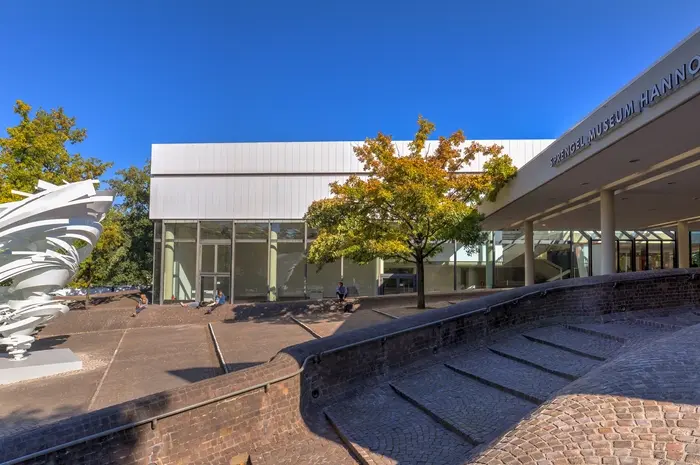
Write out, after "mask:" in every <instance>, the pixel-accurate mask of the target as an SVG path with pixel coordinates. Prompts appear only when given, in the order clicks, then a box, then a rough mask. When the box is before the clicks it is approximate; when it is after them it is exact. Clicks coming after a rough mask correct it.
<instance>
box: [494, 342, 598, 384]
mask: <svg viewBox="0 0 700 465" xmlns="http://www.w3.org/2000/svg"><path fill="white" fill-rule="evenodd" d="M489 350H490V351H492V352H494V353H496V354H498V355H500V356H502V357H506V358H509V359H511V360H515V361H516V362H520V363H524V364H526V365H530V366H532V367H534V368H537V369H538V370H542V371H545V372H547V373H551V374H553V375H556V376H561V377H562V378H566V379H568V380H570V381H574V380H576V379H578V378H580V377H581V376H582V375H584V374H586V373H588V372H589V371H591V370H592V369H593V368H595V367H596V366H598V365H599V364H600V361H599V360H593V359H591V358H589V357H583V356H581V355H576V354H572V353H571V352H567V351H565V350H561V349H557V348H556V347H551V346H548V345H544V344H537V343H536V342H533V341H530V340H528V339H527V338H525V337H514V338H512V339H509V340H507V341H505V342H502V343H499V344H495V345H493V346H490V347H489Z"/></svg>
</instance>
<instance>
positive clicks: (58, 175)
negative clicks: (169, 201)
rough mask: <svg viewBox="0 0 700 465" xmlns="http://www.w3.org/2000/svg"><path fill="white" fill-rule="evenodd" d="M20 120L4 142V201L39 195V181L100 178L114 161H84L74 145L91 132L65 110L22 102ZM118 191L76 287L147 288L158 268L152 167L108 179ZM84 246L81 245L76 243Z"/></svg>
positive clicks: (0, 187)
mask: <svg viewBox="0 0 700 465" xmlns="http://www.w3.org/2000/svg"><path fill="white" fill-rule="evenodd" d="M14 113H15V114H16V115H17V116H18V117H19V119H20V121H19V123H18V124H17V125H16V126H13V127H10V128H8V129H7V137H5V138H0V203H1V202H9V201H15V200H20V199H21V197H19V196H16V195H15V194H12V190H18V191H22V192H30V193H31V192H34V190H35V189H36V184H37V181H38V180H40V179H42V180H44V181H48V182H50V183H53V184H59V185H60V184H63V181H67V182H76V181H82V180H86V179H98V178H99V177H101V176H103V175H104V174H105V172H106V170H107V169H108V168H110V167H111V166H112V163H111V162H103V161H101V160H99V159H97V158H84V157H83V156H82V155H80V154H79V153H71V151H70V150H69V147H71V146H75V145H77V144H80V143H81V142H83V141H84V140H85V139H86V137H87V131H86V130H85V129H83V128H79V127H77V126H76V119H75V118H74V117H70V116H68V115H66V113H65V112H64V110H63V108H57V109H52V110H50V111H46V110H43V109H41V108H39V109H38V110H36V112H32V107H31V106H29V105H28V104H26V103H25V102H23V101H21V100H17V102H16V104H15V106H14ZM107 184H108V185H109V188H110V189H112V190H113V191H114V193H115V196H116V200H115V204H114V206H113V207H112V209H111V210H110V211H109V212H108V213H107V215H106V217H105V219H104V220H103V222H102V227H103V232H102V235H101V236H100V239H99V241H98V242H97V244H96V245H95V248H94V249H93V252H92V254H91V255H90V256H89V257H88V258H87V259H86V260H85V261H84V262H82V263H81V265H80V270H79V271H78V274H77V275H76V276H75V278H74V282H73V285H75V286H79V287H88V286H91V285H93V286H94V285H116V284H147V283H150V282H151V274H152V266H153V257H152V253H153V224H152V223H151V221H150V220H149V218H148V202H149V194H150V163H146V165H145V166H144V167H143V168H139V167H135V166H132V167H130V168H127V169H123V170H120V171H117V172H116V176H115V177H114V178H113V179H111V180H108V181H107ZM75 245H76V247H80V246H81V245H84V244H81V243H80V242H79V243H77V244H75Z"/></svg>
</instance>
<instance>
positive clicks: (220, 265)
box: [216, 244, 231, 295]
mask: <svg viewBox="0 0 700 465" xmlns="http://www.w3.org/2000/svg"><path fill="white" fill-rule="evenodd" d="M216 271H217V273H230V272H231V246H230V245H224V244H217V246H216ZM229 292H230V291H224V294H226V295H228V293H229Z"/></svg>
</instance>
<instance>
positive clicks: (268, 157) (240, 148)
mask: <svg viewBox="0 0 700 465" xmlns="http://www.w3.org/2000/svg"><path fill="white" fill-rule="evenodd" d="M478 142H480V143H482V144H484V145H491V144H499V145H503V146H504V149H505V151H506V153H508V154H509V155H510V156H511V157H512V158H513V161H514V162H515V164H516V165H517V166H518V167H520V166H522V165H523V164H525V163H526V162H527V161H529V160H531V159H532V158H534V156H535V155H537V154H538V153H540V152H541V151H542V150H543V149H544V148H546V146H548V145H549V144H550V143H551V142H552V141H551V140H516V141H509V140H484V141H478ZM468 143H469V142H468ZM359 144H361V142H270V143H268V142H260V143H234V144H155V145H153V147H152V167H151V170H152V173H153V174H154V175H168V174H189V175H194V174H217V173H221V174H223V173H226V174H247V173H257V174H268V173H290V174H291V173H359V172H362V171H363V169H362V164H361V163H360V161H359V160H357V157H356V156H355V153H354V152H353V146H356V145H359ZM408 144H409V142H407V141H397V142H396V147H397V150H398V152H399V153H400V154H405V153H408V150H409V149H408ZM436 147H437V141H428V143H427V144H426V151H430V152H432V151H433V150H435V148H436ZM483 162H484V160H483V157H481V156H479V157H477V159H476V160H474V162H473V163H471V164H470V166H469V167H465V170H466V171H480V170H481V167H482V166H483Z"/></svg>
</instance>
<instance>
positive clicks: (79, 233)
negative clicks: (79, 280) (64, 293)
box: [0, 180, 114, 360]
mask: <svg viewBox="0 0 700 465" xmlns="http://www.w3.org/2000/svg"><path fill="white" fill-rule="evenodd" d="M95 184H97V181H92V180H89V181H80V182H76V183H70V184H69V183H66V184H65V185H61V186H56V185H53V184H50V183H47V182H44V181H39V183H38V185H37V191H38V192H37V193H36V194H26V193H23V192H16V191H13V193H15V194H18V195H20V196H23V197H26V198H25V199H24V200H21V201H19V202H10V203H2V204H0V283H3V282H7V281H11V284H10V286H9V287H0V346H2V345H6V346H7V348H6V350H7V352H8V353H9V354H10V356H11V357H12V358H13V359H14V360H22V359H24V358H25V352H26V351H27V350H28V349H29V347H31V344H32V343H33V342H34V340H35V338H34V335H35V334H36V333H37V327H38V326H42V325H44V324H46V322H48V321H49V320H52V319H53V318H56V317H57V316H60V315H62V314H64V313H66V312H67V311H68V306H66V305H64V304H63V303H61V302H60V301H56V300H54V298H53V297H52V296H51V295H49V293H50V292H53V291H56V290H58V289H61V288H62V287H64V286H65V285H66V284H67V283H68V282H69V281H70V280H71V279H73V277H74V276H75V274H76V273H77V272H78V267H79V266H80V262H81V261H82V260H84V259H85V258H86V257H87V256H88V255H89V254H90V252H91V251H92V249H93V247H94V246H95V244H96V243H97V239H98V238H99V237H100V234H101V233H102V225H101V224H100V222H101V221H102V219H103V218H104V216H105V214H106V213H107V210H109V208H110V206H111V205H112V201H113V200H114V197H113V195H112V193H111V192H96V191H95ZM78 240H80V241H83V243H85V244H86V245H84V246H83V247H80V248H76V247H75V246H74V244H75V242H76V241H78Z"/></svg>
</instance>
